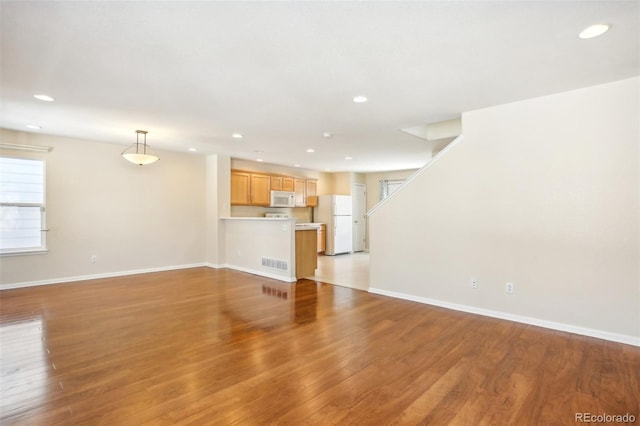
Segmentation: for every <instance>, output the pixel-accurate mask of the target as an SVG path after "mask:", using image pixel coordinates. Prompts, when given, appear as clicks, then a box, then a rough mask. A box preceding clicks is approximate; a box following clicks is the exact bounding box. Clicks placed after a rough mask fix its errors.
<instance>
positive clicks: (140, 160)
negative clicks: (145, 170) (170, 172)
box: [122, 130, 160, 166]
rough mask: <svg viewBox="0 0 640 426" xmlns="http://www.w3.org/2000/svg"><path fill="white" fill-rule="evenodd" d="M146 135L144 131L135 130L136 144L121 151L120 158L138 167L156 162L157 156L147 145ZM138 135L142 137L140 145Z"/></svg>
mask: <svg viewBox="0 0 640 426" xmlns="http://www.w3.org/2000/svg"><path fill="white" fill-rule="evenodd" d="M147 133H148V132H147V131H146V130H136V143H134V144H133V145H131V146H130V147H129V148H127V149H125V150H124V151H122V156H123V157H124V158H126V159H127V160H129V161H131V162H132V163H134V164H138V165H140V166H144V165H146V164H151V163H155V162H156V161H158V160H159V159H160V157H158V154H156V153H155V152H153V151H152V150H151V148H149V145H147ZM140 135H142V143H141V142H140Z"/></svg>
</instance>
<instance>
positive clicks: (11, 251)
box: [0, 152, 49, 257]
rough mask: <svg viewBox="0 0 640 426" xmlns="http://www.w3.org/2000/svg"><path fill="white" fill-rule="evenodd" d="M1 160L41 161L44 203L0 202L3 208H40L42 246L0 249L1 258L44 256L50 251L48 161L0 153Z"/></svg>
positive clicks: (35, 157)
mask: <svg viewBox="0 0 640 426" xmlns="http://www.w3.org/2000/svg"><path fill="white" fill-rule="evenodd" d="M0 157H1V158H11V159H16V160H28V161H40V162H41V163H42V203H24V202H0V205H1V206H2V207H39V208H40V246H39V247H25V248H5V249H0V257H4V256H20V255H29V254H44V253H47V252H48V251H49V248H48V246H47V232H48V231H49V229H48V228H47V161H46V159H44V158H39V156H33V157H31V156H29V155H13V154H9V153H4V152H3V153H0Z"/></svg>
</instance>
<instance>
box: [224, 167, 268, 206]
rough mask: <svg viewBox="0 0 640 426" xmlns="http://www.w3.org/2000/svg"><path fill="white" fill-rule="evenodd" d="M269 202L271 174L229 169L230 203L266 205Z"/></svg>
mask: <svg viewBox="0 0 640 426" xmlns="http://www.w3.org/2000/svg"><path fill="white" fill-rule="evenodd" d="M270 203H271V176H269V175H263V174H257V173H249V172H243V171H239V170H232V171H231V204H232V205H240V206H268V205H269V204H270Z"/></svg>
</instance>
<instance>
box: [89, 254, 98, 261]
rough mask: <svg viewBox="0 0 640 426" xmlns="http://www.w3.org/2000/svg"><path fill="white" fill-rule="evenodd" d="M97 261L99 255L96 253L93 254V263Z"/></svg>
mask: <svg viewBox="0 0 640 426" xmlns="http://www.w3.org/2000/svg"><path fill="white" fill-rule="evenodd" d="M97 261H98V256H96V255H95V254H94V255H93V256H91V263H96V262H97Z"/></svg>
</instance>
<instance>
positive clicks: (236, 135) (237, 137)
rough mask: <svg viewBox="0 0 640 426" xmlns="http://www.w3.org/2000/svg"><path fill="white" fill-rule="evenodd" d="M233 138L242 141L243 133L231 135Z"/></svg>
mask: <svg viewBox="0 0 640 426" xmlns="http://www.w3.org/2000/svg"><path fill="white" fill-rule="evenodd" d="M231 137H232V138H234V139H242V138H243V136H242V133H233V134H232V135H231Z"/></svg>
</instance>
